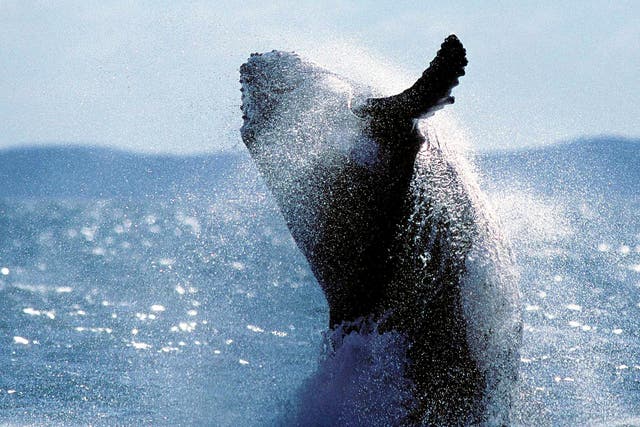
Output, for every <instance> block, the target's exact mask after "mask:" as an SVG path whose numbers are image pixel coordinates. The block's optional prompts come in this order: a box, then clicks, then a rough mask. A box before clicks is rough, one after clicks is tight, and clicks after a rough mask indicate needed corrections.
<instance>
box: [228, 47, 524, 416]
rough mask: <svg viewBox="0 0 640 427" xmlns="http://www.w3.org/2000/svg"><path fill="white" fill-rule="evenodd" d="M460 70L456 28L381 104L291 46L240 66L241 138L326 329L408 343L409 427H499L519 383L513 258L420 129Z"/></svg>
mask: <svg viewBox="0 0 640 427" xmlns="http://www.w3.org/2000/svg"><path fill="white" fill-rule="evenodd" d="M466 65H467V59H466V52H465V49H464V47H463V46H462V44H461V42H460V41H459V40H458V38H457V37H456V36H454V35H451V36H449V37H447V38H446V39H445V41H444V42H443V43H442V45H441V48H440V50H439V51H438V52H437V54H436V56H435V58H434V59H433V60H432V61H431V63H430V65H429V67H428V68H427V69H426V70H425V71H424V73H423V74H422V76H421V77H420V78H419V79H418V80H417V81H416V82H415V83H414V84H413V85H412V86H411V87H409V88H408V89H406V90H405V91H403V92H401V93H399V94H397V95H393V96H388V97H382V96H380V95H379V94H378V93H376V91H375V89H372V88H369V87H366V86H364V85H360V84H358V83H357V82H353V81H351V80H348V79H346V78H344V77H341V76H339V75H337V74H334V73H332V72H330V71H328V70H326V69H324V68H321V67H318V66H316V65H314V64H312V63H310V62H307V61H304V60H302V59H301V58H300V57H298V56H297V55H295V54H291V53H286V52H279V51H272V52H268V53H264V54H252V55H251V57H250V58H249V60H248V62H247V63H245V64H243V65H242V67H241V69H240V75H241V79H240V82H241V84H242V89H241V91H242V112H243V119H244V124H243V126H242V129H241V135H242V138H243V141H244V143H245V145H246V146H247V149H248V150H249V152H250V154H251V156H252V158H253V159H254V161H255V163H256V165H257V167H258V169H259V171H260V173H261V175H262V176H263V178H264V179H265V182H266V183H267V186H268V187H269V189H270V191H271V192H272V193H273V195H274V197H275V199H276V201H277V203H278V205H279V207H280V210H281V212H282V214H283V216H284V218H285V220H286V222H287V225H288V227H289V230H290V231H291V234H292V235H293V238H294V240H295V242H296V244H297V245H298V247H299V248H300V250H301V251H302V253H303V254H304V255H305V257H306V259H307V260H308V262H309V265H310V267H311V270H312V271H313V273H314V275H315V277H316V279H317V281H318V283H319V284H320V286H321V287H322V289H323V291H324V294H325V296H326V298H327V302H328V304H329V311H330V313H329V314H330V325H329V326H330V327H331V328H333V329H334V331H340V334H342V335H343V336H346V335H349V334H351V333H359V334H361V335H366V334H369V335H371V334H385V333H394V334H399V335H400V336H402V337H403V338H402V340H403V341H402V342H406V343H407V346H406V361H404V362H403V363H404V365H403V366H404V368H403V370H404V373H405V375H406V378H407V379H408V380H409V381H410V382H411V384H413V386H412V388H411V390H413V391H412V394H413V399H412V400H411V402H410V403H407V402H404V403H402V405H404V407H405V409H407V414H408V415H406V416H404V418H403V421H402V422H403V423H406V424H410V425H413V424H418V425H419V424H422V423H425V424H438V425H466V424H474V425H482V424H486V425H502V424H508V423H509V408H510V406H511V400H512V398H511V395H512V390H513V383H514V382H515V378H516V376H517V361H518V348H519V342H520V333H521V332H520V317H519V310H518V304H519V302H518V299H519V296H518V291H517V277H516V275H515V274H514V273H513V268H512V266H511V254H510V251H509V249H508V247H507V245H506V244H505V243H504V242H503V240H502V239H501V238H500V233H499V232H498V231H497V230H498V227H497V226H496V225H495V223H494V221H493V218H492V215H491V214H490V213H489V211H488V209H487V207H486V204H485V203H484V198H483V196H482V194H481V193H480V192H479V190H478V189H477V185H476V184H475V181H474V178H473V174H471V173H470V172H469V168H468V166H467V164H466V163H465V161H464V159H463V158H462V157H460V156H459V155H458V154H456V153H455V152H454V151H451V152H450V151H448V150H447V149H446V148H444V147H441V146H440V145H439V144H437V143H432V142H433V141H429V138H428V137H427V136H425V134H424V133H423V132H422V130H421V129H422V127H423V126H422V125H421V124H422V123H423V122H424V121H425V120H429V117H430V116H432V115H433V114H434V113H435V112H436V111H437V110H439V109H441V108H443V107H444V106H446V105H449V104H452V103H453V102H454V98H453V96H452V95H451V93H452V89H453V88H454V87H455V86H456V85H457V84H458V82H459V78H460V77H461V76H463V75H464V74H465V71H464V69H465V66H466ZM372 325H373V326H372ZM374 341H375V340H374ZM333 342H334V343H338V342H342V339H340V338H336V339H334V340H333ZM336 354H342V353H340V352H337V353H336ZM396 421H398V420H396ZM389 422H390V423H392V424H397V422H395V421H393V422H392V421H389Z"/></svg>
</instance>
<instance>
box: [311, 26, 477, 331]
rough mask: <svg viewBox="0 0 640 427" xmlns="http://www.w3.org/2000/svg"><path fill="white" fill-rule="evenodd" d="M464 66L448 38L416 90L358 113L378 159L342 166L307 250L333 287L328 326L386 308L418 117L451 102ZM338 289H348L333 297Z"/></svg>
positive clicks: (372, 102)
mask: <svg viewBox="0 0 640 427" xmlns="http://www.w3.org/2000/svg"><path fill="white" fill-rule="evenodd" d="M466 64H467V59H466V57H465V50H464V48H463V47H462V44H461V43H460V41H459V40H458V38H457V37H456V36H455V35H451V36H449V37H447V38H446V39H445V41H444V43H442V46H441V49H440V50H439V51H438V54H437V55H436V57H435V58H434V59H433V61H431V64H430V66H429V68H428V69H427V70H426V71H425V72H424V73H423V74H422V77H421V78H420V79H418V81H417V82H416V83H415V84H414V85H413V86H412V87H410V88H409V89H407V90H405V91H404V92H402V93H400V94H398V95H395V96H391V97H387V98H371V99H368V100H367V101H366V102H365V104H364V106H362V107H361V108H359V109H358V110H356V111H354V112H355V113H356V114H357V115H359V116H360V117H363V118H364V119H366V120H368V127H367V129H366V132H368V133H369V136H370V137H371V138H372V139H373V140H375V141H376V142H377V143H378V144H379V148H380V152H379V164H378V165H377V166H376V167H375V168H374V169H373V170H371V168H367V167H364V166H362V165H359V164H358V163H357V162H351V163H349V164H348V165H347V167H345V168H344V170H342V171H341V174H340V176H339V178H338V179H337V180H336V181H335V182H334V183H332V186H331V188H328V189H327V190H326V191H327V192H330V193H331V196H330V197H327V198H326V199H327V200H328V201H329V203H330V205H329V206H328V207H327V209H326V212H327V215H326V218H325V221H324V224H325V227H324V235H323V236H322V238H321V239H320V242H321V244H319V245H318V246H317V247H316V248H315V250H314V251H313V253H307V254H306V255H307V258H309V262H310V264H311V266H312V269H313V270H314V274H315V275H316V278H317V279H318V281H319V282H320V284H321V286H322V287H323V289H325V290H326V289H329V288H331V289H332V291H331V292H326V293H327V297H328V299H329V307H330V326H331V327H334V326H336V325H338V324H341V323H342V322H345V321H346V322H350V321H354V320H356V319H357V318H359V317H365V318H366V317H371V316H373V317H374V318H377V317H379V316H380V315H382V314H383V312H384V311H385V310H386V309H387V307H386V306H385V304H384V303H383V298H384V297H385V295H386V294H387V287H388V286H389V282H390V280H391V274H392V272H393V270H394V266H393V265H390V263H393V262H395V260H393V259H392V258H391V257H390V253H389V248H391V247H392V246H393V241H394V239H395V234H396V233H397V231H398V224H400V223H401V222H402V220H403V219H404V218H406V217H407V215H408V209H409V208H410V207H409V206H408V203H407V202H408V200H407V195H408V192H409V185H410V183H411V178H412V176H413V172H414V164H415V160H416V156H417V154H418V152H419V151H420V148H421V147H422V145H423V144H424V143H425V138H424V136H423V135H422V133H421V132H420V131H419V130H418V129H417V128H416V126H415V120H417V119H419V118H420V117H423V116H427V115H429V114H432V113H433V112H434V111H435V110H437V109H440V108H442V106H444V105H446V104H451V103H453V102H454V99H453V97H452V96H451V89H452V88H453V87H454V86H456V85H457V84H458V78H459V77H460V76H463V75H464V67H465V65H466ZM354 183H357V186H356V185H354ZM354 212H359V214H354ZM348 236H358V239H353V238H349V237H348ZM335 289H345V292H339V295H336V294H335ZM372 307H376V309H374V310H373V311H372Z"/></svg>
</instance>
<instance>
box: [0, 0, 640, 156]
mask: <svg viewBox="0 0 640 427" xmlns="http://www.w3.org/2000/svg"><path fill="white" fill-rule="evenodd" d="M638 22H640V2H639V1H624V0H617V1H597V0H593V1H588V2H584V1H558V0H555V1H537V2H531V1H521V2H519V1H491V2H489V1H466V2H463V1H446V2H444V1H441V2H435V1H429V2H427V1H389V2H383V1H329V0H327V1H303V0H295V1H265V0H261V1H242V2H239V1H207V2H190V1H189V2H188V1H180V2H175V1H160V0H158V1H149V2H144V1H138V2H130V1H108V2H105V1H91V0H89V1H77V2H65V1H7V0H0V149H2V148H6V147H15V146H24V145H30V146H31V145H38V144H60V143H65V144H68V143H70V144H87V145H100V146H109V147H116V148H121V149H126V150H132V151H138V152H150V153H176V154H188V153H199V152H217V151H220V150H226V151H229V150H231V151H238V150H242V149H243V146H242V142H241V140H240V134H239V128H240V126H241V125H242V119H241V112H240V109H239V108H240V91H239V89H240V85H239V83H238V77H239V76H238V69H239V66H240V65H241V64H242V63H243V62H244V61H245V60H246V58H247V57H248V56H249V54H250V53H251V52H263V51H270V50H272V49H279V50H289V51H296V52H298V53H299V54H300V55H301V56H304V57H306V58H308V59H310V60H312V61H315V62H317V63H319V64H321V65H323V66H325V67H327V68H330V69H331V70H333V71H336V72H339V73H341V74H344V75H346V76H347V77H350V78H354V79H357V80H360V81H362V82H364V83H367V84H371V85H374V86H377V87H378V88H380V89H381V90H383V91H384V92H386V93H388V94H392V93H394V92H397V91H400V90H402V89H404V88H405V87H407V86H409V85H410V84H411V83H412V82H413V81H415V79H417V78H418V77H419V76H420V74H421V73H422V71H423V70H424V69H425V68H426V67H427V66H428V64H429V62H430V61H431V59H432V57H433V55H434V54H435V52H436V51H437V49H438V48H439V45H440V43H442V40H443V39H444V38H445V37H446V36H447V35H448V34H451V33H455V34H457V35H458V37H459V38H460V39H461V40H462V42H463V44H464V45H465V47H466V49H467V56H468V58H469V65H468V67H467V75H466V76H464V77H463V78H462V79H461V83H460V86H458V87H457V88H456V89H455V90H454V95H455V96H456V104H455V105H454V106H452V107H449V109H451V112H452V114H454V115H455V118H456V122H457V123H459V126H461V127H462V128H463V129H464V131H465V132H466V134H467V135H470V139H471V144H472V145H473V147H475V148H476V149H477V150H480V151H484V150H492V149H505V148H507V149H508V148H520V147H525V146H533V145H539V144H550V143H554V142H558V141H563V140H569V139H573V138H577V137H582V136H592V135H603V134H614V135H619V136H629V137H640V124H639V120H638V118H640V78H639V77H638V76H639V72H640V25H639V24H638Z"/></svg>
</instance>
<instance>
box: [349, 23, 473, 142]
mask: <svg viewBox="0 0 640 427" xmlns="http://www.w3.org/2000/svg"><path fill="white" fill-rule="evenodd" d="M466 65H467V57H466V51H465V49H464V47H463V46H462V43H461V42H460V40H459V39H458V38H457V37H456V36H455V35H453V34H452V35H450V36H449V37H447V38H446V39H445V40H444V42H443V43H442V45H441V47H440V50H439V51H438V53H437V54H436V57H435V58H434V59H433V60H432V61H431V63H430V64H429V68H427V69H426V70H425V71H424V72H423V73H422V76H421V77H420V78H419V79H418V80H417V81H416V82H415V83H414V84H413V86H411V87H410V88H409V89H407V90H405V91H404V92H402V93H399V94H397V95H393V96H389V97H386V98H369V99H367V100H366V101H365V102H364V103H363V104H362V105H361V106H360V107H357V108H355V109H354V111H353V112H354V113H355V114H356V115H358V116H359V117H362V118H365V117H369V118H370V119H371V127H372V131H373V132H375V133H379V132H385V131H388V130H391V129H393V130H397V129H398V128H401V127H406V126H407V125H411V126H413V122H414V121H415V120H417V119H420V118H423V117H427V116H430V115H432V114H433V113H434V112H435V111H437V110H439V109H441V108H443V107H444V106H445V105H449V104H453V102H454V97H453V96H451V90H452V89H453V88H454V87H455V86H457V85H458V78H459V77H461V76H464V74H465V72H464V67H465V66H466Z"/></svg>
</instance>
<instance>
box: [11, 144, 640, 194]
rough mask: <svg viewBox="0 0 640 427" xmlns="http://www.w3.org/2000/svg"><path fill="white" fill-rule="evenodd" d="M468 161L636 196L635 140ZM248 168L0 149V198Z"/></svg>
mask: <svg viewBox="0 0 640 427" xmlns="http://www.w3.org/2000/svg"><path fill="white" fill-rule="evenodd" d="M475 163H476V165H477V166H478V169H479V170H480V172H481V175H482V176H483V181H484V182H483V187H484V188H487V189H489V190H491V189H499V188H513V187H516V188H526V189H532V190H535V191H540V192H543V193H558V192H562V193H572V194H577V195H598V196H599V197H602V196H606V195H607V194H608V193H610V192H615V193H617V194H620V195H623V196H625V195H626V196H638V195H640V140H632V139H625V138H617V137H598V138H590V139H579V140H575V141H571V142H567V143H560V144H554V145H549V146H544V147H538V148H531V149H522V150H515V151H494V152H488V153H481V154H479V155H478V156H477V157H476V159H475ZM251 167H252V166H251V162H250V160H249V156H248V155H246V154H206V155H197V156H174V155H145V154H135V153H130V152H125V151H119V150H112V149H106V148H92V147H78V146H75V147H74V146H55V147H32V148H19V149H9V150H4V151H0V197H4V198H7V197H8V198H110V197H129V198H131V197H133V198H136V197H176V196H182V195H185V194H186V195H189V194H193V195H196V196H197V195H212V194H215V193H218V194H219V193H221V192H223V191H224V190H225V189H231V190H232V191H233V189H234V188H236V187H237V186H239V185H246V184H247V181H251V179H252V178H251V177H252V174H253V175H255V171H251ZM247 170H248V171H249V174H246V173H245V172H246V171H247ZM254 178H255V177H254ZM254 184H255V182H253V183H249V185H254Z"/></svg>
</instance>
